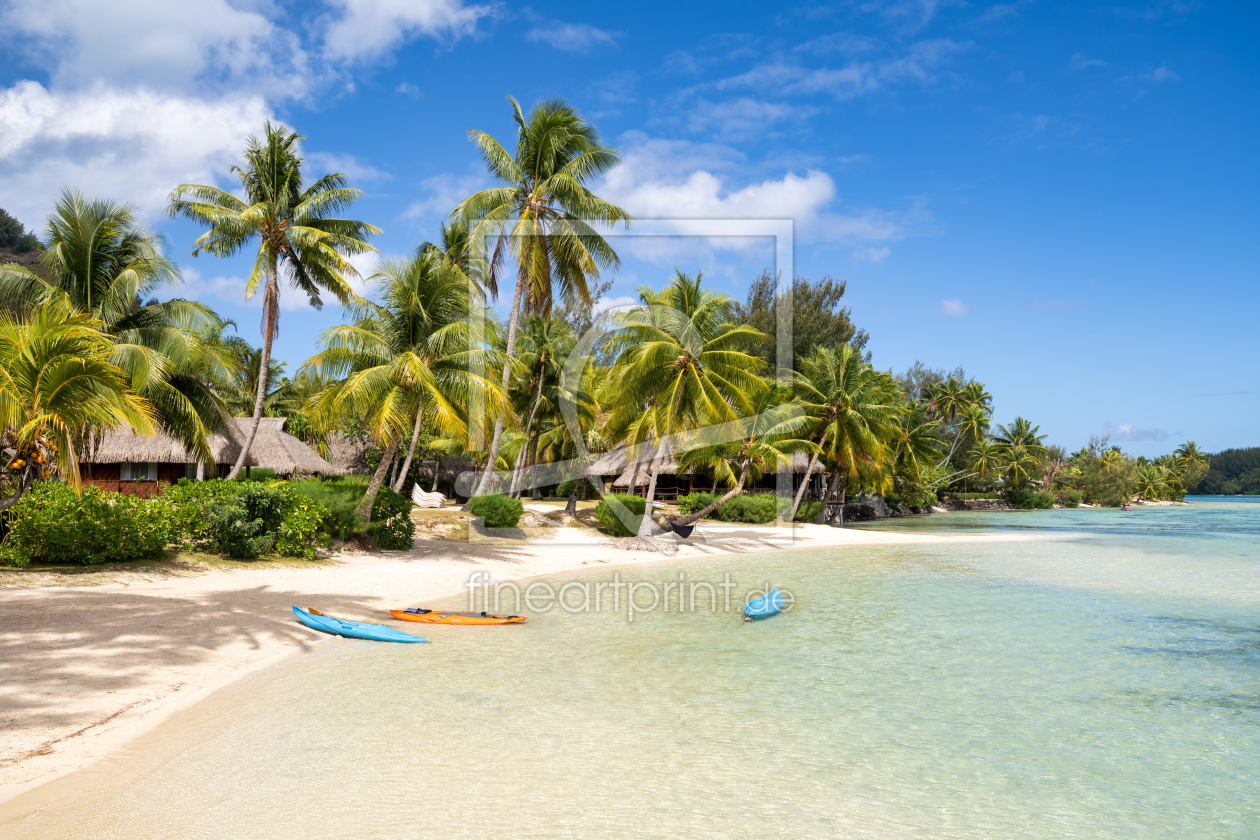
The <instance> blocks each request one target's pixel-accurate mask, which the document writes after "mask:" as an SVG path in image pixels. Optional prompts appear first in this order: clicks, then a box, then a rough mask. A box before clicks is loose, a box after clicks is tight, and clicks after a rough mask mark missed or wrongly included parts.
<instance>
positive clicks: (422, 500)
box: [411, 484, 446, 508]
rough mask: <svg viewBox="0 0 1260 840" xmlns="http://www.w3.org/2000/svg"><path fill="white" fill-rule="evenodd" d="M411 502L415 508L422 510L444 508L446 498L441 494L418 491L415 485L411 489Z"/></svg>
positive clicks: (418, 487)
mask: <svg viewBox="0 0 1260 840" xmlns="http://www.w3.org/2000/svg"><path fill="white" fill-rule="evenodd" d="M411 501H413V502H415V503H416V507H422V508H442V507H446V497H445V496H443V495H442V494H441V493H426V492H424V491H423V490H421V489H420V485H419V484H417V485H416V486H415V487H413V488H411Z"/></svg>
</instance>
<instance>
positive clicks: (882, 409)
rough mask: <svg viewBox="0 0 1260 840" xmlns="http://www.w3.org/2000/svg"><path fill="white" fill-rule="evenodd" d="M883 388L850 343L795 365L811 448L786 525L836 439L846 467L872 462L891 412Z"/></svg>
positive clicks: (816, 351) (826, 349) (884, 384)
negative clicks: (806, 415) (846, 462)
mask: <svg viewBox="0 0 1260 840" xmlns="http://www.w3.org/2000/svg"><path fill="white" fill-rule="evenodd" d="M887 385H888V383H887V381H886V379H885V377H884V376H883V375H882V374H880V373H879V372H878V371H876V370H874V369H873V368H872V367H871V365H870V364H869V363H868V362H866V361H865V360H863V358H862V354H861V352H860V351H859V350H858V349H857V348H855V347H853V346H852V345H851V344H842V345H840V346H839V347H816V348H814V351H813V352H812V353H811V354H810V355H809V356H807V357H806V358H805V359H803V360H802V361H801V370H800V371H799V372H798V373H797V374H796V375H795V386H796V394H797V398H798V399H799V400H800V403H801V408H802V409H803V410H804V411H805V412H806V413H807V414H808V415H809V416H810V417H811V419H812V421H813V422H812V424H811V425H812V428H811V437H810V439H811V440H813V441H815V442H816V444H817V445H816V447H815V448H814V450H813V452H812V453H811V455H810V459H809V467H808V469H807V470H806V471H805V480H804V481H802V482H801V486H800V487H799V488H798V489H797V491H796V496H795V498H793V499H792V510H791V515H790V516H789V517H788V521H789V522H791V521H794V520H795V519H796V511H797V509H798V508H799V507H800V505H801V501H802V500H803V499H804V497H805V490H806V488H807V487H808V486H809V479H810V476H812V475H813V473H814V467H815V466H816V465H817V463H818V458H819V456H820V455H821V454H822V453H823V452H825V451H833V452H834V451H836V448H835V446H834V444H835V443H836V441H837V440H838V439H843V442H842V443H841V446H840V448H839V451H840V452H842V453H843V452H847V453H848V456H849V458H848V463H849V464H853V463H855V462H856V461H860V460H865V459H866V458H867V457H868V456H871V457H873V456H874V455H875V454H876V453H877V452H879V451H880V450H881V448H882V440H883V438H885V437H886V434H887V430H888V424H889V422H890V421H892V420H893V419H894V417H895V416H896V413H897V412H896V408H895V405H894V403H893V399H892V398H893V394H892V393H891V392H890V390H889V389H888V387H887ZM859 452H860V453H861V454H860V455H858V454H857V453H859ZM836 474H837V476H838V475H839V471H837V473H836Z"/></svg>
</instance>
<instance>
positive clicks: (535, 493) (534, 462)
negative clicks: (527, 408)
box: [529, 429, 542, 501]
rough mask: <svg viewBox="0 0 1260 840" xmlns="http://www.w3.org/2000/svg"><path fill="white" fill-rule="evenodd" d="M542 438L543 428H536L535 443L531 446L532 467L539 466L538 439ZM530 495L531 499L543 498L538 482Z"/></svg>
mask: <svg viewBox="0 0 1260 840" xmlns="http://www.w3.org/2000/svg"><path fill="white" fill-rule="evenodd" d="M541 438H542V429H535V430H534V442H533V445H531V446H530V448H529V465H530V466H531V467H536V466H538V441H539V439H541ZM529 496H530V498H531V499H533V500H535V501H537V500H539V499H541V498H542V492H541V491H539V489H538V485H537V484H534V486H533V487H532V488H531V490H530V494H529Z"/></svg>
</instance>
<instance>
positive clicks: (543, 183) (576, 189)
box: [452, 97, 631, 495]
mask: <svg viewBox="0 0 1260 840" xmlns="http://www.w3.org/2000/svg"><path fill="white" fill-rule="evenodd" d="M508 100H509V101H510V102H511V103H512V115H513V118H514V119H515V120H516V127H517V132H516V151H515V153H514V154H509V153H508V151H507V150H506V149H504V148H503V146H501V145H500V144H499V142H498V141H497V140H495V139H494V138H493V137H491V136H490V135H489V134H486V133H485V132H484V131H476V130H472V131H469V136H470V137H471V138H472V139H473V141H474V142H475V143H476V144H477V148H478V150H479V151H480V152H481V155H482V157H483V158H484V159H485V162H486V167H487V168H488V169H489V170H490V174H491V175H493V176H494V177H495V178H497V179H498V180H499V181H501V182H502V184H503V186H499V187H491V188H490V189H486V190H482V191H481V192H478V193H474V194H473V195H471V196H469V197H468V198H466V199H464V201H463V202H461V203H460V205H459V207H457V208H456V209H455V212H454V213H453V214H452V217H453V218H455V219H458V220H461V221H463V222H465V223H466V224H467V225H468V227H469V239H470V240H471V242H472V244H473V246H474V247H480V246H481V244H482V243H486V244H488V243H489V242H490V241H491V240H493V242H494V248H493V249H492V252H491V256H490V258H489V263H488V271H487V273H486V277H485V280H484V282H485V286H486V288H487V290H488V291H489V292H490V293H491V294H492V295H497V294H498V272H499V271H500V270H501V269H502V267H503V265H504V263H505V262H506V261H507V259H508V257H509V256H510V257H511V258H512V260H513V262H515V264H516V290H515V292H514V294H513V297H512V310H511V314H510V315H509V317H508V330H507V342H506V345H505V350H506V352H507V355H508V357H509V358H510V357H513V356H514V355H515V351H516V332H517V328H518V325H519V323H520V317H521V312H522V307H524V309H525V310H526V311H531V312H542V313H544V314H546V313H547V312H549V311H550V309H551V302H552V299H553V296H554V291H555V289H556V288H558V290H559V292H560V294H561V295H562V296H563V297H565V298H576V299H578V300H580V301H582V302H583V303H589V301H590V294H589V291H588V288H587V280H588V278H593V277H598V276H599V273H600V271H601V270H604V269H607V268H615V267H617V266H618V265H620V260H618V258H617V254H616V253H615V252H614V251H613V249H612V246H611V245H609V244H608V242H607V240H605V239H604V237H603V236H602V235H601V234H600V233H599V231H598V230H597V229H596V226H605V225H615V224H617V223H618V222H620V223H622V224H624V225H625V226H626V227H629V224H630V220H631V219H630V214H629V213H627V212H626V211H625V210H623V209H622V208H620V207H618V206H616V205H615V204H611V203H609V202H607V201H605V200H603V199H602V198H599V197H598V196H596V195H595V194H594V193H592V192H591V191H590V189H589V188H588V186H587V185H588V184H589V183H590V182H591V181H592V180H594V179H595V178H597V177H599V176H600V175H602V174H603V173H605V172H607V171H608V170H609V169H611V168H612V167H614V166H616V165H617V163H619V162H620V160H621V158H620V156H619V155H618V154H617V151H616V150H615V149H612V148H610V147H608V146H604V145H601V143H600V138H599V132H598V131H597V130H596V129H595V127H594V126H593V125H591V124H590V123H588V122H586V121H585V120H583V119H582V117H581V116H580V115H579V114H578V113H577V111H575V110H574V109H573V107H572V106H570V105H569V104H568V103H566V102H565V101H564V100H561V99H553V100H548V101H545V102H541V103H539V104H538V105H537V106H535V108H534V109H533V110H532V111H531V112H530V114H529V119H526V118H525V115H524V113H523V112H522V111H521V106H520V105H519V104H517V102H516V100H515V99H512V98H511V97H509V98H508ZM553 287H555V288H553ZM510 376H511V370H510V367H508V366H506V365H505V366H504V369H503V377H504V378H503V389H504V390H505V391H506V390H507V388H508V384H509V383H508V377H510ZM502 436H503V418H502V417H499V418H497V419H496V420H495V424H494V435H493V437H492V438H491V441H490V453H489V457H488V459H487V464H488V465H489V466H488V467H487V469H486V472H485V473H484V474H483V475H482V477H481V480H480V482H478V485H477V488H476V489H475V490H474V495H479V494H480V493H482V492H484V490H485V488H486V487H487V486H488V482H489V477H490V470H491V469H492V468H493V464H494V463H495V461H496V459H497V457H498V452H499V444H500V440H501V438H502Z"/></svg>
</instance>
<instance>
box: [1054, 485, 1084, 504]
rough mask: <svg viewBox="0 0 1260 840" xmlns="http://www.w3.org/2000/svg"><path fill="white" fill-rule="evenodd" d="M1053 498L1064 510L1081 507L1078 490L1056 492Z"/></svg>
mask: <svg viewBox="0 0 1260 840" xmlns="http://www.w3.org/2000/svg"><path fill="white" fill-rule="evenodd" d="M1054 496H1055V498H1056V499H1057V500H1058V503H1059V504H1061V505H1063V507H1065V508H1074V507H1080V505H1081V491H1080V490H1072V489H1070V488H1069V489H1067V490H1056V491H1055V494H1054Z"/></svg>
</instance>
